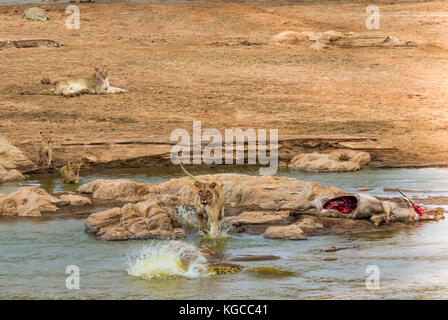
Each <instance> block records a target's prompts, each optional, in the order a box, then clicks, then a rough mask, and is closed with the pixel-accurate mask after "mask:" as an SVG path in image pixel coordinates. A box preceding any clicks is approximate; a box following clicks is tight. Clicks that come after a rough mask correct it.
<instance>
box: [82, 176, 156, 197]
mask: <svg viewBox="0 0 448 320" xmlns="http://www.w3.org/2000/svg"><path fill="white" fill-rule="evenodd" d="M148 189H151V188H150V186H147V185H145V184H143V183H139V182H136V181H132V180H128V179H116V180H95V181H92V182H90V183H87V184H84V185H82V186H80V187H79V188H78V190H77V191H78V192H79V193H85V194H91V195H92V198H93V199H102V200H117V201H140V200H143V199H144V198H145V196H146V195H147V194H148V191H149V190H148Z"/></svg>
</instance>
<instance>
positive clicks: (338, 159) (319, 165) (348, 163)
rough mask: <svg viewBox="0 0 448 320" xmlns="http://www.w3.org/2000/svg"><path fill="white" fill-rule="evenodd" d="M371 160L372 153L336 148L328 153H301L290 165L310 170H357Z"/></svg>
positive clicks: (298, 168) (292, 167)
mask: <svg viewBox="0 0 448 320" xmlns="http://www.w3.org/2000/svg"><path fill="white" fill-rule="evenodd" d="M369 162H370V155H369V153H367V152H363V151H354V150H335V151H332V152H330V153H326V154H321V153H303V154H299V155H297V156H295V157H294V158H293V159H292V160H291V163H290V164H289V165H288V167H289V168H291V169H296V170H302V171H308V172H335V171H357V170H359V169H361V167H362V166H363V165H366V164H367V163H369Z"/></svg>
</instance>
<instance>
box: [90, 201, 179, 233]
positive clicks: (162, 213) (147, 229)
mask: <svg viewBox="0 0 448 320" xmlns="http://www.w3.org/2000/svg"><path fill="white" fill-rule="evenodd" d="M84 226H85V228H86V231H87V232H91V233H93V234H95V236H96V237H97V238H98V239H101V240H130V239H178V238H183V237H185V232H184V231H183V230H182V229H180V228H178V227H179V224H178V222H177V221H176V219H175V218H173V216H172V214H170V212H169V209H168V208H166V207H164V206H163V205H161V203H160V202H159V201H151V200H148V201H145V202H141V203H136V204H133V203H129V204H126V205H124V206H123V207H122V208H113V209H109V210H106V211H101V212H95V213H93V214H91V215H90V216H89V217H88V218H87V220H86V222H85V224H84Z"/></svg>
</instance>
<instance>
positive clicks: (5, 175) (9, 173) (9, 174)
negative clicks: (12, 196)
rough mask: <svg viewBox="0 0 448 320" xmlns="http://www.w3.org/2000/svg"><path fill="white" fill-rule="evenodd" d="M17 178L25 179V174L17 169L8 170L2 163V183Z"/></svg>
mask: <svg viewBox="0 0 448 320" xmlns="http://www.w3.org/2000/svg"><path fill="white" fill-rule="evenodd" d="M16 180H25V176H24V175H23V174H21V173H20V171H18V170H16V169H12V170H6V169H5V168H4V167H3V166H2V165H0V183H3V182H6V181H16Z"/></svg>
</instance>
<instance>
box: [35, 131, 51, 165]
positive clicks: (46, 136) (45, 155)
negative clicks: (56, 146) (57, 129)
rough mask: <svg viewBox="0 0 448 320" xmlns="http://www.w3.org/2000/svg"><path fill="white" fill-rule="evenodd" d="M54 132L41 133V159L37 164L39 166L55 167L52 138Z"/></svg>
mask: <svg viewBox="0 0 448 320" xmlns="http://www.w3.org/2000/svg"><path fill="white" fill-rule="evenodd" d="M52 136H53V131H50V132H42V131H41V132H40V137H41V143H40V147H39V159H38V160H37V164H38V165H39V166H49V167H50V166H52V165H53V142H52V141H51V138H52Z"/></svg>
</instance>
